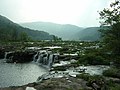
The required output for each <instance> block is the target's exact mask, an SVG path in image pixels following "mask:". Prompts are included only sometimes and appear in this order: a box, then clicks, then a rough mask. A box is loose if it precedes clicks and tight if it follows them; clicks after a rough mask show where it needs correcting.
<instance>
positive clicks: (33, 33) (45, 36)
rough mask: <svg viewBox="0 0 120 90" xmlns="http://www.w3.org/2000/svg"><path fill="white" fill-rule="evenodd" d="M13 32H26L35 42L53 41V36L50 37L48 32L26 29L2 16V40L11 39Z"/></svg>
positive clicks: (0, 34)
mask: <svg viewBox="0 0 120 90" xmlns="http://www.w3.org/2000/svg"><path fill="white" fill-rule="evenodd" d="M13 31H16V32H17V33H18V34H19V33H21V32H25V33H27V34H28V35H29V37H31V38H32V39H33V40H52V39H53V35H49V33H47V32H44V31H38V30H32V29H29V28H24V27H22V26H20V25H19V24H16V23H14V22H12V21H11V20H9V19H8V18H6V17H4V16H1V15H0V38H3V37H8V39H9V37H12V34H11V33H12V32H13Z"/></svg>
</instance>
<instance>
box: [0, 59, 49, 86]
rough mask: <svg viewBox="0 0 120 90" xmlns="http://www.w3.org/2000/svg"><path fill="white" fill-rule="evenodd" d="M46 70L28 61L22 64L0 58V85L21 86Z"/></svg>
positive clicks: (33, 80)
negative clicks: (7, 61) (6, 61)
mask: <svg viewBox="0 0 120 90" xmlns="http://www.w3.org/2000/svg"><path fill="white" fill-rule="evenodd" d="M47 72H48V70H47V69H46V68H43V67H41V66H38V65H37V64H35V63H33V62H30V63H24V64H16V63H5V62H4V59H0V87H8V86H21V85H24V84H28V83H32V82H35V81H36V80H37V78H38V77H39V76H41V75H43V74H45V73H47Z"/></svg>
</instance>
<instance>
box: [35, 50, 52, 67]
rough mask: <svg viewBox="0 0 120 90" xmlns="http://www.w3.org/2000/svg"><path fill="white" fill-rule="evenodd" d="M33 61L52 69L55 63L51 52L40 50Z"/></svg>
mask: <svg viewBox="0 0 120 90" xmlns="http://www.w3.org/2000/svg"><path fill="white" fill-rule="evenodd" d="M33 61H34V62H36V63H38V64H40V65H44V66H46V67H49V68H50V67H51V66H52V64H53V62H54V54H52V53H51V51H47V50H40V51H38V52H37V53H36V54H35V55H34V57H33Z"/></svg>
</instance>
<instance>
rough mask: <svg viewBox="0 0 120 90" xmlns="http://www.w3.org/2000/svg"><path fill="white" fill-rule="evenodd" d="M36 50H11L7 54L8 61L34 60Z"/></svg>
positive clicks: (23, 61) (22, 61)
mask: <svg viewBox="0 0 120 90" xmlns="http://www.w3.org/2000/svg"><path fill="white" fill-rule="evenodd" d="M34 54H35V52H27V51H16V52H10V53H7V55H6V62H7V63H13V62H16V63H25V62H30V61H32V60H33V56H34Z"/></svg>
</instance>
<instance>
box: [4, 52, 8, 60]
mask: <svg viewBox="0 0 120 90" xmlns="http://www.w3.org/2000/svg"><path fill="white" fill-rule="evenodd" d="M7 54H8V52H5V56H4V59H5V60H6V59H7Z"/></svg>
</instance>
